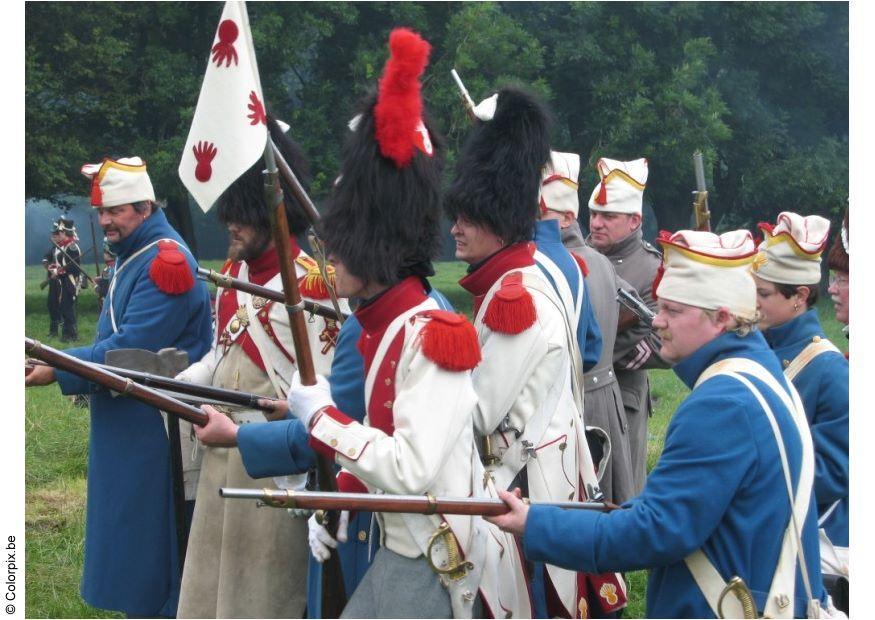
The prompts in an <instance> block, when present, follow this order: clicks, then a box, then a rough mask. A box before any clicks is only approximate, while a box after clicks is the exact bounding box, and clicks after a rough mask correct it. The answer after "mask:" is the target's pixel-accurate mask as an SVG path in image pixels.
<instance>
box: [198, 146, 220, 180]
mask: <svg viewBox="0 0 875 620" xmlns="http://www.w3.org/2000/svg"><path fill="white" fill-rule="evenodd" d="M191 150H192V151H194V158H195V159H196V160H197V167H196V168H195V169H194V177H195V178H196V179H197V180H198V181H200V182H201V183H206V182H207V181H209V180H210V177H211V176H213V167H212V165H211V164H212V162H213V159H214V158H215V157H216V153H218V152H219V149H217V148H216V147H215V146H214V145H213V143H212V142H198V143H197V144H196V145H195V146H193V147H191Z"/></svg>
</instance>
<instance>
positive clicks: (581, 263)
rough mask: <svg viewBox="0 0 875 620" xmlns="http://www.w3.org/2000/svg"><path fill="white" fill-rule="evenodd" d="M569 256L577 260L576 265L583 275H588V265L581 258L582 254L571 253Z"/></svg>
mask: <svg viewBox="0 0 875 620" xmlns="http://www.w3.org/2000/svg"><path fill="white" fill-rule="evenodd" d="M571 256H572V257H573V258H574V260H575V262H577V266H578V267H580V271H581V273H583V277H584V278H585V277H587V276H588V275H589V265H587V264H586V261H585V260H584V259H583V256H581V255H580V254H575V253H574V252H572V253H571Z"/></svg>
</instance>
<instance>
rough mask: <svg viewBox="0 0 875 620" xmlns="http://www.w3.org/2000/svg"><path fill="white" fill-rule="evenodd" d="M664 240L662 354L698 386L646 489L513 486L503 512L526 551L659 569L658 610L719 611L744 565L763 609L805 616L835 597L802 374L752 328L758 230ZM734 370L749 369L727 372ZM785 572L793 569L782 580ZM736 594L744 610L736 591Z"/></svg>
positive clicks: (652, 600)
mask: <svg viewBox="0 0 875 620" xmlns="http://www.w3.org/2000/svg"><path fill="white" fill-rule="evenodd" d="M661 242H662V244H663V247H664V249H665V258H664V260H665V263H664V265H665V273H664V276H663V278H662V280H661V282H659V284H658V288H657V293H658V295H659V308H660V312H659V315H658V316H657V319H656V321H655V323H654V326H655V327H656V328H657V329H658V330H659V333H660V336H661V337H662V347H661V350H660V355H661V356H662V357H663V358H664V359H667V360H669V361H671V362H673V363H674V364H675V366H674V370H675V373H676V374H677V375H678V377H680V379H681V380H682V381H684V383H685V384H686V385H687V386H689V387H690V388H692V390H693V391H692V393H691V394H690V395H689V396H688V397H687V399H686V400H685V401H684V402H683V403H682V404H681V406H680V407H679V408H678V410H677V411H676V412H675V414H674V416H673V417H672V420H671V422H670V424H669V428H668V431H667V435H666V441H665V448H664V450H663V453H662V456H661V457H660V460H659V462H658V464H657V466H656V467H655V469H654V470H653V471H652V472H651V474H650V476H649V477H648V478H647V482H646V484H645V487H644V490H643V491H642V492H641V494H640V495H638V496H637V497H636V498H634V499H632V500H631V501H629V502H627V503H626V504H624V505H623V507H622V509H620V510H615V511H613V512H609V513H600V512H590V511H563V510H560V509H556V508H550V507H543V506H532V507H529V506H527V505H526V504H524V503H523V502H522V501H520V500H519V499H518V498H517V497H515V496H514V495H513V494H511V493H505V494H503V496H502V497H503V499H505V501H506V502H507V503H508V504H509V505H510V506H511V508H512V510H511V512H510V513H508V514H507V515H504V516H502V517H494V518H492V520H493V521H494V522H495V523H497V524H498V525H499V526H501V527H502V528H503V529H506V530H509V531H514V532H517V533H519V534H522V535H523V536H524V545H525V550H526V554H527V556H528V557H532V558H537V559H540V560H543V561H546V562H553V563H556V564H558V565H561V566H567V567H569V568H573V569H575V570H582V571H593V572H598V571H626V570H640V569H644V568H649V569H651V571H650V577H649V581H648V592H647V615H648V616H649V617H675V618H707V617H715V616H716V613H717V599H718V597H719V594H720V593H721V592H722V591H723V590H724V588H725V587H726V584H727V582H728V581H729V580H730V579H731V578H732V577H734V576H739V577H741V579H742V580H743V581H744V582H745V584H746V585H747V587H748V588H749V590H750V594H751V598H752V601H753V604H754V606H755V607H756V608H757V610H758V612H759V613H760V614H761V613H763V611H764V610H765V611H766V612H767V613H771V614H772V617H775V615H777V613H778V612H779V606H782V605H783V608H781V610H780V611H783V609H786V607H787V605H790V604H793V605H794V607H793V612H794V615H795V617H806V612H807V611H808V608H809V605H810V604H811V605H815V606H816V605H825V604H827V597H826V594H825V592H824V589H823V585H822V583H821V579H820V562H819V557H818V540H817V512H816V506H815V504H814V499H813V497H812V496H811V489H812V483H811V479H812V477H813V474H812V471H813V460H814V457H813V450H812V448H811V444H810V435H808V434H807V425H806V424H805V420H804V415H803V414H802V412H801V411H799V409H800V408H799V407H796V406H795V404H793V403H791V404H793V407H792V408H791V407H788V406H787V405H785V404H784V403H785V402H787V400H785V399H790V398H791V397H792V390H791V387H790V383H789V382H788V381H786V379H785V378H784V376H783V373H782V372H781V367H780V364H779V363H778V361H777V359H776V358H775V357H774V355H773V354H772V352H771V351H770V350H769V348H768V345H767V344H766V342H765V339H764V338H763V337H762V334H760V333H758V332H757V331H755V329H754V327H755V322H756V319H757V317H756V291H755V285H754V282H753V279H752V278H751V276H750V269H751V265H752V263H753V261H754V258H755V257H756V250H755V248H754V244H753V240H752V238H751V235H750V233H748V232H746V231H733V232H730V233H726V234H724V235H721V236H720V237H718V236H717V235H714V234H712V233H704V232H695V231H681V232H679V233H676V234H675V235H672V236H671V237H665V238H663V239H662V240H661ZM715 364H717V365H716V366H715ZM728 370H733V371H735V372H736V373H742V374H738V375H736V376H726V375H725V374H720V373H721V372H724V373H725V372H726V371H728ZM737 377H741V378H743V379H745V380H746V381H748V383H749V384H750V385H751V386H753V387H754V388H755V389H756V390H757V392H758V394H759V396H757V395H755V394H754V392H753V390H752V389H750V388H749V387H747V385H746V384H744V383H743V382H742V381H741V380H740V379H739V378H737ZM759 398H762V399H763V402H765V403H766V405H767V407H768V409H769V410H770V411H771V416H772V418H773V419H774V423H775V426H776V427H777V428H778V429H780V439H779V438H777V437H776V434H775V432H774V431H773V428H772V423H771V422H770V417H769V415H770V414H769V413H768V411H767V409H766V407H764V406H762V405H761V404H760V400H759ZM779 440H780V441H781V442H782V443H783V445H784V448H785V451H786V457H787V461H788V469H789V474H790V478H791V480H792V488H793V489H794V498H793V502H794V504H795V514H796V516H797V518H798V522H799V524H800V528H801V538H802V549H803V550H804V561H800V560H799V558H797V557H796V556H795V555H794V554H793V553H792V549H790V551H789V552H788V551H786V547H782V541H783V540H784V539H785V535H787V536H791V535H793V528H792V527H791V501H790V497H789V490H788V486H787V484H786V481H785V471H784V466H783V465H782V460H781V456H780V453H779V449H778V443H777V442H778V441H779ZM805 499H808V500H809V503H807V504H806V503H805ZM782 549H783V553H782ZM800 555H801V554H800ZM779 558H781V560H782V562H781V563H780V564H779V561H778V560H779ZM803 562H804V563H803ZM777 566H780V567H781V569H780V570H779V571H776V567H777ZM800 566H801V567H804V571H803V570H800ZM776 572H778V573H779V575H778V576H779V577H782V578H783V580H782V581H781V580H775V581H774V583H775V584H776V585H775V587H774V588H773V587H772V585H773V578H774V577H775V575H776ZM694 575H695V576H694ZM715 584H716V587H715ZM809 584H810V585H809ZM770 594H771V595H770ZM767 599H768V600H767ZM810 601H814V603H810ZM724 605H732V606H733V608H732V610H731V611H730V612H729V613H740V612H741V607H740V604H739V600H738V599H736V598H735V595H734V594H729V595H728V596H727V597H726V600H725V601H724ZM727 617H740V616H736V615H727Z"/></svg>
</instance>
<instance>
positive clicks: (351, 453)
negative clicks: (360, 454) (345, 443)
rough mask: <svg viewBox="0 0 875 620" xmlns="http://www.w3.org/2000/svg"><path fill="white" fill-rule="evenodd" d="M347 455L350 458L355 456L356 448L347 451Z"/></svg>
mask: <svg viewBox="0 0 875 620" xmlns="http://www.w3.org/2000/svg"><path fill="white" fill-rule="evenodd" d="M347 454H348V455H349V456H350V457H353V456H355V448H350V449H349V450H348V451H347Z"/></svg>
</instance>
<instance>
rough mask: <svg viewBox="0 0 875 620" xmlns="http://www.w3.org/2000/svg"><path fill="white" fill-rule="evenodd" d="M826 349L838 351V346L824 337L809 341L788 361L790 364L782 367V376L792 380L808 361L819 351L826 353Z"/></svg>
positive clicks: (819, 352) (818, 353)
mask: <svg viewBox="0 0 875 620" xmlns="http://www.w3.org/2000/svg"><path fill="white" fill-rule="evenodd" d="M827 351H835V352H836V353H840V351H839V350H838V348H837V347H836V346H835V345H834V344H833V343H832V342H830V341H829V340H827V339H826V338H821V339H820V340H816V341H813V342H809V343H808V346H806V347H805V348H804V349H802V351H800V352H799V355H797V356H796V357H795V358H793V361H792V362H790V365H789V366H787V368H785V369H784V376H785V377H787V378H788V379H790V380H791V381H792V380H793V379H795V378H796V375H798V374H799V373H800V372H802V371H803V370H804V369H805V367H806V366H808V363H809V362H810V361H811V360H813V359H814V358H815V357H817V356H818V355H820V354H821V353H826V352H827Z"/></svg>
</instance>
